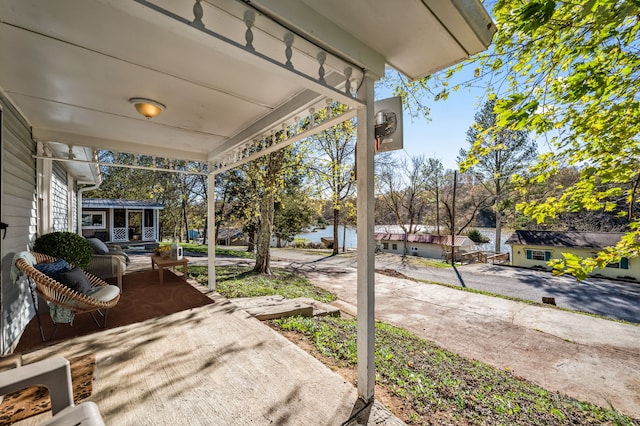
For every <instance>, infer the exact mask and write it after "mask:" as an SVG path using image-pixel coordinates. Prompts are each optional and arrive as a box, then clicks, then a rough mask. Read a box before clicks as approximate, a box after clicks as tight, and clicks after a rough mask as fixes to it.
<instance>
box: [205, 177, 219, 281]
mask: <svg viewBox="0 0 640 426" xmlns="http://www.w3.org/2000/svg"><path fill="white" fill-rule="evenodd" d="M215 184H216V175H215V173H209V174H208V175H207V200H208V203H207V251H208V263H207V265H208V271H209V290H215V289H216V243H217V241H216V186H215Z"/></svg>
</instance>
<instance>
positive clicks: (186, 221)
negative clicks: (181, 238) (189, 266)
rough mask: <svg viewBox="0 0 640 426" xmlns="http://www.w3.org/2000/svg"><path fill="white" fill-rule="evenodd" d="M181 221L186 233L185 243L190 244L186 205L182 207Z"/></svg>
mask: <svg viewBox="0 0 640 426" xmlns="http://www.w3.org/2000/svg"><path fill="white" fill-rule="evenodd" d="M182 219H183V221H184V230H185V231H186V233H187V235H186V239H185V241H186V242H188V243H190V242H191V238H190V236H189V219H188V218H187V205H186V204H184V205H183V206H182Z"/></svg>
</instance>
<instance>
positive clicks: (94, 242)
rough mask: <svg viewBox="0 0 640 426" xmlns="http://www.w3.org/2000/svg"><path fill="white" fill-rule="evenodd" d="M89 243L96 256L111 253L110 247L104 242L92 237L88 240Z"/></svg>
mask: <svg viewBox="0 0 640 426" xmlns="http://www.w3.org/2000/svg"><path fill="white" fill-rule="evenodd" d="M87 241H88V242H89V245H90V246H91V248H92V249H93V252H94V253H95V254H108V253H109V247H107V245H106V244H105V243H103V242H102V241H100V240H99V239H97V238H93V237H91V238H87Z"/></svg>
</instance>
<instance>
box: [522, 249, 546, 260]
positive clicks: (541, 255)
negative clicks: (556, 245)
mask: <svg viewBox="0 0 640 426" xmlns="http://www.w3.org/2000/svg"><path fill="white" fill-rule="evenodd" d="M525 252H526V254H527V259H529V260H542V261H545V262H546V261H548V260H550V259H551V252H550V251H548V250H531V249H529V250H526V251H525Z"/></svg>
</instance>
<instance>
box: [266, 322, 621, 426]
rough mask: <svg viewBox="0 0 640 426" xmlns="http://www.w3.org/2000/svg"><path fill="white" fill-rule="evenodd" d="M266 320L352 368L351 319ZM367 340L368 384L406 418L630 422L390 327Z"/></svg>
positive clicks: (468, 421) (354, 356) (417, 420)
mask: <svg viewBox="0 0 640 426" xmlns="http://www.w3.org/2000/svg"><path fill="white" fill-rule="evenodd" d="M273 324H274V325H275V326H276V327H278V328H279V329H281V330H286V331H295V332H298V333H301V334H303V335H304V336H306V337H307V338H308V339H309V341H310V342H312V343H313V344H314V345H315V347H316V349H318V350H319V351H320V352H321V353H322V354H323V355H325V356H327V357H329V358H331V359H333V360H335V362H336V363H337V364H338V365H341V366H346V367H353V368H355V366H356V364H357V343H356V334H357V323H356V321H355V320H350V319H341V318H332V317H315V318H301V317H291V318H284V319H279V320H274V321H273ZM375 341H376V351H375V355H374V356H375V364H376V371H377V374H376V383H377V385H378V386H385V387H386V388H387V389H389V390H390V391H391V393H392V394H393V395H394V396H396V397H398V398H400V399H401V400H402V401H403V402H404V404H405V405H404V407H403V408H404V409H406V410H407V411H409V412H410V413H406V412H405V413H403V414H405V415H407V417H410V418H412V419H413V420H414V421H413V423H412V424H425V425H427V424H433V419H434V418H437V423H439V424H440V423H442V424H449V423H455V424H510V425H512V424H520V425H525V424H527V425H528V424H549V425H552V424H553V425H561V424H569V423H571V424H603V425H609V424H619V425H633V421H632V419H630V418H628V417H626V416H624V415H622V414H620V413H618V412H616V411H615V410H607V409H604V408H601V407H598V406H596V405H593V404H590V403H586V402H581V401H577V400H574V399H571V398H569V397H566V396H563V395H560V394H558V393H553V392H549V391H547V390H545V389H543V388H541V387H539V386H536V385H535V384H533V383H530V382H528V381H526V380H524V379H522V378H521V377H518V376H516V375H515V374H513V373H512V372H511V371H510V370H509V369H508V368H507V369H497V368H493V367H491V366H489V365H487V364H484V363H482V362H479V361H475V360H469V359H466V358H463V357H460V356H458V355H457V354H455V353H452V352H449V351H447V350H445V349H442V348H440V347H438V346H436V345H435V344H433V343H431V342H427V341H424V340H421V339H419V338H418V337H416V336H415V335H413V334H411V333H409V332H407V331H406V330H403V329H400V328H397V327H393V326H390V325H387V324H383V323H377V324H376V329H375ZM454 419H455V420H454Z"/></svg>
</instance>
